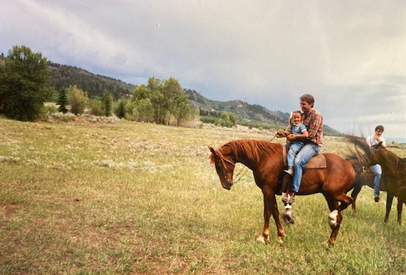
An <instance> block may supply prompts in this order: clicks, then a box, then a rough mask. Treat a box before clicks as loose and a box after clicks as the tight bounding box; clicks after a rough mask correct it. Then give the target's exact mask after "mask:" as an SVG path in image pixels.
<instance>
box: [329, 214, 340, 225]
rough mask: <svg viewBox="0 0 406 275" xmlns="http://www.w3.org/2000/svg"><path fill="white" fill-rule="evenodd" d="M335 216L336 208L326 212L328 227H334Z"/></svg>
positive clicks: (335, 222) (335, 223)
mask: <svg viewBox="0 0 406 275" xmlns="http://www.w3.org/2000/svg"><path fill="white" fill-rule="evenodd" d="M337 216H338V210H334V211H332V212H331V213H330V214H328V224H329V225H330V227H335V226H336V225H337Z"/></svg>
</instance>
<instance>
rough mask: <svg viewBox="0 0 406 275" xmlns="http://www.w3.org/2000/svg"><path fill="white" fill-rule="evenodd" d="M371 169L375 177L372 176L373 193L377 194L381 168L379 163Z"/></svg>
mask: <svg viewBox="0 0 406 275" xmlns="http://www.w3.org/2000/svg"><path fill="white" fill-rule="evenodd" d="M372 171H374V174H375V178H374V195H375V196H379V185H380V183H381V177H382V168H381V166H380V165H379V164H375V165H373V166H372Z"/></svg>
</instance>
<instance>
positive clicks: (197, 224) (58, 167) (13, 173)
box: [0, 119, 406, 274]
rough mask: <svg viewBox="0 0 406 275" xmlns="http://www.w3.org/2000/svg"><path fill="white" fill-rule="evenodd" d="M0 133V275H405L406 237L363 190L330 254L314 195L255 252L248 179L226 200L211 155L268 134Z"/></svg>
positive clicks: (256, 213)
mask: <svg viewBox="0 0 406 275" xmlns="http://www.w3.org/2000/svg"><path fill="white" fill-rule="evenodd" d="M0 127H1V129H2V132H1V133H0V169H1V171H2V172H1V173H0V209H1V211H2V215H1V216H0V217H1V220H0V273H2V274H57V273H62V274H138V273H145V274H163V273H166V274H167V273H171V274H185V273H186V274H191V273H197V274H208V273H215V274H253V273H256V274H287V273H293V274H403V273H405V272H406V250H405V247H406V238H405V237H406V236H405V228H404V226H399V225H397V223H396V219H395V212H396V210H395V208H394V209H393V211H392V215H391V217H390V221H389V222H388V223H387V224H384V223H383V216H384V211H385V209H384V207H385V203H384V199H385V194H383V198H382V201H381V202H379V203H374V202H373V199H372V197H373V196H372V190H371V189H370V188H364V189H363V191H362V192H361V194H360V196H359V199H358V201H359V202H358V212H357V213H352V212H351V210H350V209H348V210H346V211H345V212H344V221H343V223H342V227H341V229H340V233H339V236H338V243H337V245H336V246H335V247H334V248H332V249H326V248H325V247H324V246H322V245H321V242H323V241H325V240H326V239H327V238H328V236H329V234H330V229H329V227H328V225H327V214H328V209H327V204H326V202H325V200H324V198H323V197H322V196H321V195H312V196H307V197H299V198H298V199H297V202H296V203H295V205H294V207H295V216H296V224H295V225H294V226H285V231H286V233H287V237H286V238H285V245H284V246H279V244H278V243H277V241H276V229H275V224H274V222H273V221H271V230H272V232H271V236H270V237H271V238H270V242H269V243H268V244H267V245H260V244H257V243H256V242H255V239H256V237H257V236H258V235H259V234H260V233H261V230H262V226H263V218H262V217H263V213H262V209H263V202H262V194H261V191H260V190H259V189H258V188H257V187H256V186H255V184H254V183H253V178H252V175H251V174H250V173H247V174H246V175H245V176H244V177H243V178H242V180H241V181H240V182H239V183H238V184H237V185H235V186H234V187H233V189H232V190H231V191H226V190H223V189H222V188H221V186H220V183H219V181H218V177H217V175H216V173H215V170H214V168H213V167H212V166H211V165H210V164H209V162H208V159H207V156H208V153H209V151H208V149H207V145H211V146H214V147H218V146H220V145H222V144H224V143H225V142H227V141H229V140H232V139H241V138H249V139H271V138H272V136H273V133H268V132H259V133H256V132H253V131H251V132H250V131H247V132H238V131H232V130H231V131H230V130H226V129H224V130H221V129H216V130H213V129H188V128H178V127H168V126H162V125H153V124H141V123H130V122H118V123H113V124H111V123H110V124H109V123H101V124H93V123H66V124H50V123H24V122H16V121H10V120H5V119H1V120H0ZM273 142H284V141H283V140H274V141H273ZM325 143H326V144H325V147H324V148H323V150H324V151H325V152H333V153H337V154H341V155H343V156H344V155H345V154H346V151H347V150H348V149H347V145H346V144H345V143H343V142H342V140H340V139H339V138H333V137H327V138H326V142H325ZM397 153H398V154H399V155H400V154H402V151H399V152H397ZM240 168H241V166H240V165H238V166H237V168H236V169H237V170H239V169H240ZM278 203H279V206H280V207H279V208H280V211H282V204H281V203H280V197H278Z"/></svg>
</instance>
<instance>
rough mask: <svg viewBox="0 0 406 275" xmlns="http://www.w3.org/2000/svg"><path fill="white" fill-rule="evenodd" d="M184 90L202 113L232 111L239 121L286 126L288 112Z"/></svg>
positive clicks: (332, 130)
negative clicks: (212, 97) (212, 98)
mask: <svg viewBox="0 0 406 275" xmlns="http://www.w3.org/2000/svg"><path fill="white" fill-rule="evenodd" d="M185 92H186V94H187V95H188V96H189V100H190V103H191V105H192V106H193V107H194V108H196V109H200V113H202V114H207V115H210V114H213V113H218V114H221V113H222V112H224V111H225V112H233V113H235V114H236V115H237V119H238V120H239V121H240V122H252V123H256V124H260V125H261V124H262V125H271V126H280V127H281V129H283V128H285V127H286V126H287V123H288V120H289V116H290V114H289V113H284V112H280V111H270V110H268V109H267V108H265V107H263V106H261V105H257V104H249V103H247V102H244V101H241V100H233V101H214V100H210V99H208V98H206V97H204V96H202V95H201V94H200V93H198V92H196V91H195V90H190V89H185ZM323 129H324V132H325V133H329V134H334V135H336V134H340V132H338V131H337V130H335V129H333V128H331V127H329V126H327V125H323Z"/></svg>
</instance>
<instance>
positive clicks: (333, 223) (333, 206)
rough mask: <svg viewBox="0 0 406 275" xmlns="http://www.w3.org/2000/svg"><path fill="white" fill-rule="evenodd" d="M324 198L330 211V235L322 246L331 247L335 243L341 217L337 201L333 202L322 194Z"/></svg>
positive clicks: (330, 197)
mask: <svg viewBox="0 0 406 275" xmlns="http://www.w3.org/2000/svg"><path fill="white" fill-rule="evenodd" d="M324 197H325V198H326V201H327V204H328V207H329V209H330V211H331V212H330V214H329V215H328V218H329V225H330V228H331V235H330V238H329V239H328V240H327V241H325V242H323V244H325V245H327V246H332V245H334V244H335V243H336V240H337V235H338V230H339V229H340V225H341V221H342V220H343V215H342V214H341V209H340V207H339V206H338V201H337V200H335V199H334V198H333V197H332V196H328V195H326V194H324ZM351 202H352V201H351ZM347 206H348V205H347Z"/></svg>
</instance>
